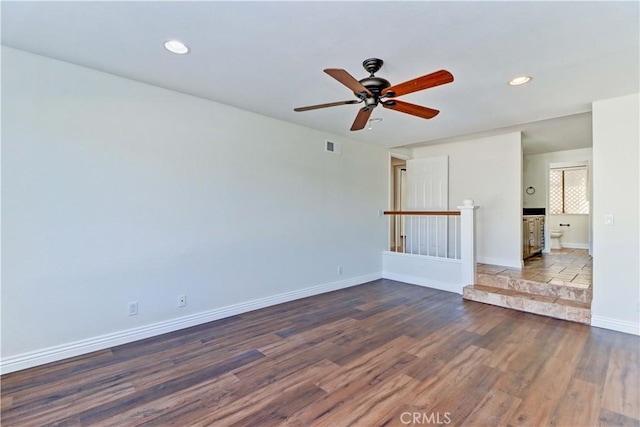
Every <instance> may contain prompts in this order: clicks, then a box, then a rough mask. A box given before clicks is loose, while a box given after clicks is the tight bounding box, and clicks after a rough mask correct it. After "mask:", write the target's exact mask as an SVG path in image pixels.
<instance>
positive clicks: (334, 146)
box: [324, 140, 342, 154]
mask: <svg viewBox="0 0 640 427" xmlns="http://www.w3.org/2000/svg"><path fill="white" fill-rule="evenodd" d="M324 150H325V151H327V152H329V153H333V154H342V143H341V142H334V141H329V140H327V141H325V146H324Z"/></svg>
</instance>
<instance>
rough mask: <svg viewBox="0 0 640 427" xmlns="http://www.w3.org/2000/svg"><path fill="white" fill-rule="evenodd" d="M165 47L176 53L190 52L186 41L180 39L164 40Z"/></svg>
mask: <svg viewBox="0 0 640 427" xmlns="http://www.w3.org/2000/svg"><path fill="white" fill-rule="evenodd" d="M164 47H165V49H167V50H168V51H169V52H171V53H176V54H178V55H184V54H185V53H187V52H189V48H188V47H187V45H185V44H184V43H182V42H180V41H178V40H169V41H166V42H164Z"/></svg>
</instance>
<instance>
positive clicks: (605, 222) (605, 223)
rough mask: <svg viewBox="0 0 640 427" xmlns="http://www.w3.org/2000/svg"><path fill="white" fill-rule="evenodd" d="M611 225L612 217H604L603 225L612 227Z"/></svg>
mask: <svg viewBox="0 0 640 427" xmlns="http://www.w3.org/2000/svg"><path fill="white" fill-rule="evenodd" d="M613 223H614V218H613V215H605V216H604V225H613Z"/></svg>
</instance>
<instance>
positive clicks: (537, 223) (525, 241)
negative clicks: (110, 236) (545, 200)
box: [522, 215, 544, 259]
mask: <svg viewBox="0 0 640 427" xmlns="http://www.w3.org/2000/svg"><path fill="white" fill-rule="evenodd" d="M543 249H544V216H543V215H531V216H525V217H522V259H527V258H529V257H530V256H532V255H536V254H539V253H541V252H542V250H543Z"/></svg>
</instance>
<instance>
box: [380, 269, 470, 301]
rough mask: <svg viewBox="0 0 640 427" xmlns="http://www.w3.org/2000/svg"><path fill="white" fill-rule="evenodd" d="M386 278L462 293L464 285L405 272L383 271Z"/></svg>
mask: <svg viewBox="0 0 640 427" xmlns="http://www.w3.org/2000/svg"><path fill="white" fill-rule="evenodd" d="M382 277H383V278H384V279H389V280H395V281H398V282H404V283H409V284H412V285H418V286H424V287H425V288H432V289H438V290H441V291H447V292H453V293H456V294H460V295H462V286H461V285H456V284H453V283H445V282H439V281H437V280H429V279H425V278H424V277H417V276H407V275H404V274H397V273H390V272H386V271H385V272H383V273H382Z"/></svg>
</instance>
